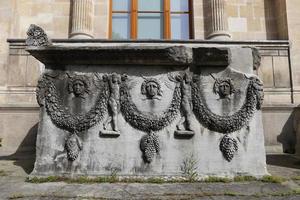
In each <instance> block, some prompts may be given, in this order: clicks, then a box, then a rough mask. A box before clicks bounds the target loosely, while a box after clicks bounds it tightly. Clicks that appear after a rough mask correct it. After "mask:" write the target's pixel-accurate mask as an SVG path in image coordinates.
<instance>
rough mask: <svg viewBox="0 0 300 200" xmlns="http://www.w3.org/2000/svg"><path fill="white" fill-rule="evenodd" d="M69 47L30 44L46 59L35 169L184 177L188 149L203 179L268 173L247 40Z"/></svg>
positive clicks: (37, 171) (258, 92) (257, 86)
mask: <svg viewBox="0 0 300 200" xmlns="http://www.w3.org/2000/svg"><path fill="white" fill-rule="evenodd" d="M71 46H72V47H70V45H69V44H68V45H60V46H56V45H55V44H54V45H49V46H43V47H38V46H35V47H29V48H28V51H29V52H30V53H31V54H32V55H33V56H34V57H36V58H37V59H38V60H40V61H41V62H43V63H44V64H45V65H46V71H45V74H44V75H43V78H42V79H41V81H40V83H39V85H38V87H37V88H38V90H37V100H38V102H39V104H40V106H41V113H40V120H41V121H40V124H39V129H38V136H37V147H38V148H37V157H36V163H35V168H34V171H33V172H32V174H31V175H32V176H40V175H41V176H43V175H63V174H64V175H70V176H72V175H89V176H99V175H110V174H111V172H112V171H117V172H118V174H119V175H120V176H142V177H157V176H164V177H165V176H175V177H180V176H182V173H183V171H182V166H183V165H184V163H186V162H187V161H188V160H189V159H190V158H191V156H192V155H193V158H194V159H195V160H194V161H195V163H196V164H195V172H196V173H197V174H198V175H199V178H201V177H202V178H203V177H206V176H211V175H216V176H229V177H232V176H234V175H240V174H245V175H252V176H263V175H265V174H267V171H266V163H265V149H264V138H263V130H262V118H261V117H262V116H261V111H260V108H261V104H262V84H261V82H260V80H259V79H258V78H257V77H256V76H255V75H253V74H251V73H252V70H253V58H252V49H251V48H238V47H232V48H230V49H228V48H224V47H214V48H212V47H211V46H210V47H205V46H203V45H201V46H200V45H193V46H172V45H169V44H166V45H158V46H155V45H152V46H147V45H146V46H145V45H144V44H138V43H131V44H130V45H127V44H118V45H116V44H114V46H112V44H110V43H108V44H105V45H104V46H103V44H97V43H96V44H93V46H84V45H80V44H78V43H76V44H73V45H71ZM71 55H72V56H71ZM183 135H184V136H185V137H182V136H183ZM187 136H188V137H187Z"/></svg>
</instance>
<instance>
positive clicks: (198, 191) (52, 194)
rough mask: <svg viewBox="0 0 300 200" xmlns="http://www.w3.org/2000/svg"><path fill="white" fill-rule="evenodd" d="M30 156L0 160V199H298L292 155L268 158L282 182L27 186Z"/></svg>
mask: <svg viewBox="0 0 300 200" xmlns="http://www.w3.org/2000/svg"><path fill="white" fill-rule="evenodd" d="M33 162H34V157H30V156H16V155H13V156H9V157H0V199H1V200H2V199H22V200H25V199H26V200H35V199H43V200H48V199H60V200H64V199H168V200H169V199H171V200H174V199H201V200H202V199H203V200H206V199H209V200H215V199H217V200H237V199H241V200H252V199H255V200H257V199H266V200H267V199H268V200H279V199H280V200H300V181H298V180H295V178H296V177H297V178H299V177H300V159H297V158H296V157H294V156H292V155H287V154H286V155H283V154H282V155H268V156H267V162H268V170H269V172H270V173H271V174H272V175H276V176H283V177H285V178H287V181H285V182H282V183H263V182H260V181H252V182H232V183H172V184H142V183H113V184H110V183H101V184H68V183H64V182H55V183H41V184H35V183H27V182H25V178H26V176H27V174H28V173H30V171H31V170H32V166H33Z"/></svg>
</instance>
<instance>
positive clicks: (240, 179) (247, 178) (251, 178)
mask: <svg viewBox="0 0 300 200" xmlns="http://www.w3.org/2000/svg"><path fill="white" fill-rule="evenodd" d="M233 181H234V182H245V181H257V178H255V177H254V176H235V177H234V178H233Z"/></svg>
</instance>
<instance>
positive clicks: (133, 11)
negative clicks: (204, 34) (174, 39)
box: [108, 0, 194, 40]
mask: <svg viewBox="0 0 300 200" xmlns="http://www.w3.org/2000/svg"><path fill="white" fill-rule="evenodd" d="M170 1H171V0H163V11H140V13H162V14H163V39H164V40H171V34H172V33H171V14H188V16H189V39H194V22H193V20H194V17H193V15H194V14H193V10H194V9H193V0H188V11H173V12H172V11H171V8H170V7H171V4H170ZM130 3H131V6H130V10H129V11H113V9H112V5H113V0H109V34H108V35H109V36H108V37H109V39H111V40H113V38H112V16H113V13H127V14H129V16H130V27H129V28H130V31H129V32H130V38H129V40H137V39H138V38H137V34H138V33H137V32H138V14H139V11H138V0H130ZM126 40H127V39H126Z"/></svg>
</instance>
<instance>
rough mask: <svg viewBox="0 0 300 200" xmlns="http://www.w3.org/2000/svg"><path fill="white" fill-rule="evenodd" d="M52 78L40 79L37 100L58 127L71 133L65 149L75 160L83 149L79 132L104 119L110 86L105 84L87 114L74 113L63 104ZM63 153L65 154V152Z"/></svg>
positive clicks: (68, 156) (44, 76)
mask: <svg viewBox="0 0 300 200" xmlns="http://www.w3.org/2000/svg"><path fill="white" fill-rule="evenodd" d="M51 79H53V77H51V76H49V75H46V74H44V75H43V76H42V78H41V79H40V80H39V82H38V86H37V101H38V103H39V105H40V106H45V108H46V111H47V113H48V115H49V116H50V118H51V120H52V122H53V123H54V124H55V125H56V126H57V127H59V128H61V129H64V130H66V131H68V132H69V133H70V134H69V135H68V136H67V139H66V143H65V150H66V155H67V158H68V160H70V161H75V160H76V159H77V158H78V156H79V152H80V151H81V149H82V142H81V140H80V138H79V137H78V135H77V133H78V132H81V131H84V130H87V129H89V128H91V127H92V126H94V125H96V124H97V123H98V122H99V121H101V120H103V118H104V116H105V114H106V113H107V101H108V97H109V95H108V86H107V84H103V89H102V90H101V91H100V92H99V95H98V97H97V100H96V102H95V105H94V106H93V107H92V109H90V111H89V112H87V113H86V114H77V115H72V114H71V113H70V112H69V111H68V109H67V108H66V107H64V106H63V105H62V103H61V99H60V98H59V95H58V93H57V89H56V86H55V84H54V82H53V80H51ZM75 93H76V92H75ZM76 94H77V93H76ZM76 94H75V96H76ZM78 95H79V93H78ZM62 155H64V153H63V154H62ZM58 156H61V155H58Z"/></svg>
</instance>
